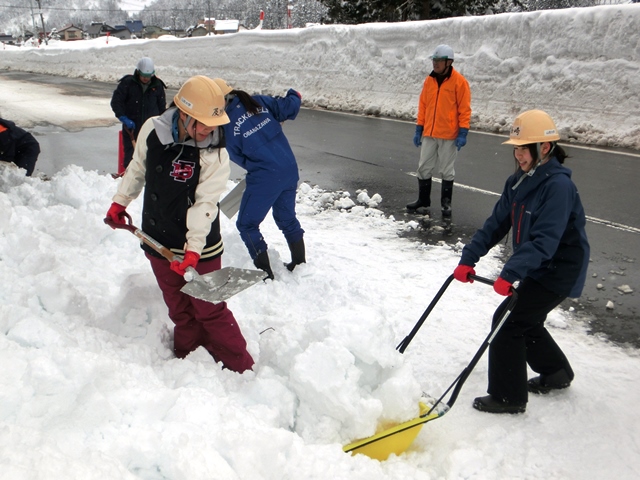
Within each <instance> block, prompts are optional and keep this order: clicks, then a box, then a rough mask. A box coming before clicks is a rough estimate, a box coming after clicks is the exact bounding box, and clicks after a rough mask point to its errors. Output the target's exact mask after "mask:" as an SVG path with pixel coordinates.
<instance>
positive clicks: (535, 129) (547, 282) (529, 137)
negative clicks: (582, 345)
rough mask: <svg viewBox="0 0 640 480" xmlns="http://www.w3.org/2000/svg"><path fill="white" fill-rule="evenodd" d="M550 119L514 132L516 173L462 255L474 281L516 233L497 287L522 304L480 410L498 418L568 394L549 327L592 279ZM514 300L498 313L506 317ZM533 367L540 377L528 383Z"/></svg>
mask: <svg viewBox="0 0 640 480" xmlns="http://www.w3.org/2000/svg"><path fill="white" fill-rule="evenodd" d="M559 139H560V136H559V134H558V131H557V128H556V125H555V123H554V122H553V120H552V119H551V117H550V116H549V115H547V114H546V113H545V112H543V111H541V110H529V111H526V112H524V113H522V114H520V115H519V116H518V117H517V118H516V119H515V121H514V123H513V126H512V127H511V134H510V139H509V140H508V141H506V142H504V143H505V144H509V145H514V157H515V159H516V165H517V171H516V173H515V174H514V175H512V176H510V177H509V178H508V179H507V182H506V184H505V187H504V190H503V192H502V196H501V197H500V199H499V200H498V203H496V205H495V207H494V209H493V213H492V214H491V216H490V217H489V218H488V219H487V220H486V222H485V224H484V226H483V227H482V228H481V229H480V230H478V231H477V232H476V234H475V235H474V236H473V238H472V239H471V242H470V243H469V244H468V245H466V246H465V247H464V248H463V250H462V256H461V259H460V264H459V265H458V266H457V267H456V269H455V271H454V273H453V274H454V277H455V278H456V279H457V280H459V281H461V282H468V281H472V280H471V279H470V278H469V274H472V275H475V271H474V268H473V267H474V266H475V265H476V263H477V262H478V260H479V259H480V258H481V257H482V256H484V255H486V254H487V252H489V250H490V249H491V248H493V247H494V246H495V245H496V244H497V243H498V242H499V241H500V240H501V239H502V238H503V237H504V236H505V235H506V234H507V233H508V232H509V230H510V229H511V230H512V234H511V235H512V243H513V254H512V256H511V257H510V258H509V260H508V261H507V262H506V263H505V265H504V267H503V268H502V271H501V273H500V276H499V278H498V279H497V280H496V281H495V282H494V285H493V288H494V290H495V291H496V293H498V294H499V295H504V296H509V295H511V294H512V290H513V288H514V286H513V284H514V283H515V282H519V285H518V286H517V287H516V288H515V291H516V292H517V293H518V301H517V304H516V305H515V307H514V309H513V311H512V312H511V314H510V315H509V316H508V318H507V320H506V322H505V323H504V325H503V326H502V328H501V329H500V330H499V331H498V333H497V335H496V336H495V338H494V339H493V341H492V342H491V343H490V346H489V386H488V389H487V391H488V393H489V395H488V396H485V397H478V398H476V399H475V400H474V403H473V407H474V408H476V409H477V410H480V411H483V412H491V413H522V412H524V411H525V409H526V404H527V400H528V392H532V393H537V394H545V393H548V392H550V391H551V390H558V389H563V388H566V387H568V386H569V385H570V384H571V381H572V380H573V378H574V373H573V370H572V369H571V365H570V364H569V361H568V360H567V357H566V356H565V355H564V353H563V352H562V350H561V349H560V347H559V346H558V344H557V343H556V342H555V341H554V340H553V338H552V337H551V335H550V334H549V332H548V331H547V329H546V328H545V326H544V322H545V320H546V318H547V314H548V313H549V312H550V311H551V310H553V309H554V308H555V307H557V306H558V305H559V304H560V303H561V302H562V301H563V300H564V299H565V298H567V297H573V298H575V297H579V296H580V294H581V293H582V289H583V287H584V282H585V279H586V273H587V265H588V262H589V242H588V241H587V235H586V232H585V223H586V219H585V213H584V209H583V207H582V203H581V201H580V196H579V195H578V190H577V188H576V186H575V184H574V183H573V181H572V180H571V170H569V169H568V168H566V167H564V166H563V165H562V163H564V159H565V158H566V157H567V155H566V153H565V152H564V150H563V149H562V147H560V146H559V145H558V144H557V143H556V141H557V140H559ZM507 303H508V299H507V300H505V301H504V302H503V303H502V304H501V305H500V306H499V307H498V309H497V310H496V312H495V314H494V317H493V324H494V326H495V324H496V322H497V321H498V320H499V319H500V318H501V317H502V314H503V313H504V311H505V307H506V305H507ZM527 364H528V365H529V367H531V369H532V370H533V371H534V372H536V373H538V374H539V375H538V376H536V377H534V378H531V379H530V380H528V381H527Z"/></svg>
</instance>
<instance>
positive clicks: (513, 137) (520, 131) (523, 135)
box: [502, 110, 560, 145]
mask: <svg viewBox="0 0 640 480" xmlns="http://www.w3.org/2000/svg"><path fill="white" fill-rule="evenodd" d="M557 140H560V135H559V134H558V129H557V128H556V124H555V123H554V122H553V119H552V118H551V117H550V116H549V115H548V114H547V113H546V112H543V111H542V110H527V111H526V112H523V113H521V114H520V115H518V116H517V117H516V119H515V120H514V121H513V125H512V126H511V131H510V132H509V140H507V141H506V142H502V144H503V145H504V144H509V145H527V144H530V143H543V142H555V141H557Z"/></svg>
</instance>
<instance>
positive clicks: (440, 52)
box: [431, 45, 453, 60]
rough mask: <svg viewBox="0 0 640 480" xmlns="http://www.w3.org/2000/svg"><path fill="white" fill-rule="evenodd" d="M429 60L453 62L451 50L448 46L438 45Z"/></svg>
mask: <svg viewBox="0 0 640 480" xmlns="http://www.w3.org/2000/svg"><path fill="white" fill-rule="evenodd" d="M431 58H432V59H433V60H453V48H451V47H450V46H449V45H438V46H437V47H436V49H435V50H434V51H433V55H431Z"/></svg>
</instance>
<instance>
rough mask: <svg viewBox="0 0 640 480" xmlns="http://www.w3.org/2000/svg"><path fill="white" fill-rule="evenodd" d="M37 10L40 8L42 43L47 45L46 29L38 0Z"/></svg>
mask: <svg viewBox="0 0 640 480" xmlns="http://www.w3.org/2000/svg"><path fill="white" fill-rule="evenodd" d="M38 10H40V20H41V21H42V37H43V38H44V44H45V45H49V42H48V41H47V30H46V29H45V28H44V16H43V15H42V6H41V5H40V0H38Z"/></svg>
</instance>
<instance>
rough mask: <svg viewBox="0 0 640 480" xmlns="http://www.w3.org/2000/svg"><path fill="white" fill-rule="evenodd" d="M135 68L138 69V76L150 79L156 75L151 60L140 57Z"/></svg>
mask: <svg viewBox="0 0 640 480" xmlns="http://www.w3.org/2000/svg"><path fill="white" fill-rule="evenodd" d="M136 68H137V69H138V72H140V75H144V76H145V77H150V76H151V75H153V74H154V73H156V70H155V68H154V66H153V60H151V59H150V58H149V57H142V58H141V59H140V60H138V65H136Z"/></svg>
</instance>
